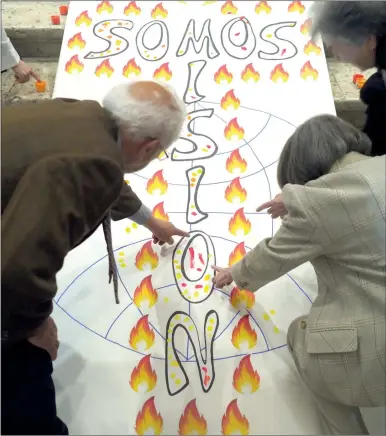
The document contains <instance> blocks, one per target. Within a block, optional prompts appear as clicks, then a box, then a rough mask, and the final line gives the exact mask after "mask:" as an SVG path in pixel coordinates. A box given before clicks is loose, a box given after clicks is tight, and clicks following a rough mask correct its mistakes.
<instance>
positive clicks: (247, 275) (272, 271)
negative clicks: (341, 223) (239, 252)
mask: <svg viewBox="0 0 386 436" xmlns="http://www.w3.org/2000/svg"><path fill="white" fill-rule="evenodd" d="M298 190H300V191H301V192H302V195H301V200H300V199H299V197H298V195H297V191H298ZM304 192H305V191H304V187H302V186H295V185H286V186H285V187H284V188H283V191H282V196H283V200H284V204H285V206H286V208H287V210H288V214H287V215H286V216H285V218H284V219H283V221H282V225H281V227H280V228H279V230H278V231H277V232H276V234H275V235H274V236H273V237H272V238H267V239H264V240H263V241H261V242H260V243H259V244H258V245H257V246H256V247H255V248H254V249H253V250H251V251H250V252H249V253H247V254H246V256H244V258H243V259H242V260H241V261H240V262H238V263H236V264H235V265H234V266H233V267H232V268H231V272H232V277H233V280H234V281H235V283H236V285H237V286H238V287H239V288H240V289H248V290H250V291H257V290H258V289H260V288H261V287H263V286H265V285H266V284H268V283H269V282H272V281H274V280H276V279H278V278H279V277H281V276H283V275H284V274H286V273H288V272H289V271H291V270H292V269H294V268H296V267H297V266H299V265H301V264H303V263H305V262H307V261H310V260H312V259H314V258H316V257H317V256H320V255H321V254H322V253H323V250H324V248H323V246H322V245H321V244H320V243H319V240H321V239H322V238H321V237H320V230H319V229H318V227H317V226H315V225H314V224H313V222H312V221H311V219H310V217H309V215H308V212H307V209H308V207H310V206H309V203H308V201H307V197H306V195H305V194H304ZM303 194H304V195H303Z"/></svg>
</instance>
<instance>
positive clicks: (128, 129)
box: [102, 81, 186, 150]
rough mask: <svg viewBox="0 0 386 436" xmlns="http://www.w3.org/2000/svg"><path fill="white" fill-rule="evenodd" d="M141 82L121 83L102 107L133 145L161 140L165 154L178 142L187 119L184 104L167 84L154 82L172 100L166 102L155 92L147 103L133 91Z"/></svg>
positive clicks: (104, 100)
mask: <svg viewBox="0 0 386 436" xmlns="http://www.w3.org/2000/svg"><path fill="white" fill-rule="evenodd" d="M136 83H139V81H132V82H130V83H127V82H126V83H120V84H118V85H115V86H114V87H113V88H111V89H110V91H109V92H108V93H107V94H106V96H105V97H104V99H103V101H102V106H103V107H104V108H105V109H106V110H107V111H108V112H109V113H110V115H111V117H112V118H113V119H114V120H115V121H116V122H117V124H118V126H119V128H120V129H121V130H122V131H123V132H124V134H125V135H127V136H128V137H129V138H131V139H132V140H133V141H136V142H137V141H142V140H145V139H158V140H159V141H160V143H161V147H162V148H163V149H164V150H165V149H167V148H168V147H169V146H170V145H171V144H173V142H175V141H176V140H177V139H178V138H179V136H180V133H181V129H182V125H183V123H184V120H185V117H186V110H185V105H184V103H183V101H182V100H181V99H180V98H179V97H178V96H177V95H176V93H175V92H174V90H173V89H172V88H171V87H169V86H167V85H166V84H163V83H159V82H155V81H153V83H154V84H157V85H159V86H161V87H163V88H164V89H165V91H167V92H168V94H169V96H170V99H162V98H160V97H161V95H160V93H159V92H157V91H156V90H154V89H153V90H152V94H151V98H149V94H148V95H147V98H146V100H145V99H144V100H140V99H138V97H135V96H133V93H132V92H131V88H132V86H133V85H134V84H136Z"/></svg>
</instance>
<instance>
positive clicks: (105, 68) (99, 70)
mask: <svg viewBox="0 0 386 436" xmlns="http://www.w3.org/2000/svg"><path fill="white" fill-rule="evenodd" d="M113 72H114V68H113V67H112V66H111V65H110V59H105V60H104V61H103V62H101V63H100V64H99V65H98V66H97V67H96V68H95V75H96V76H97V77H101V75H102V74H106V76H107V77H110V76H111V75H112V74H113Z"/></svg>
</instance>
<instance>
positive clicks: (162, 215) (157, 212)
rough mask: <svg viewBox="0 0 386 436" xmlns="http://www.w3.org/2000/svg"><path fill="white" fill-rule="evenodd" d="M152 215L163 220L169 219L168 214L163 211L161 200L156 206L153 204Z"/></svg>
mask: <svg viewBox="0 0 386 436" xmlns="http://www.w3.org/2000/svg"><path fill="white" fill-rule="evenodd" d="M153 217H154V218H159V219H161V220H164V221H169V215H168V214H167V213H165V210H164V202H163V201H161V203H158V204H157V205H156V206H154V209H153Z"/></svg>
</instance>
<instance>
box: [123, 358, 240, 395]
mask: <svg viewBox="0 0 386 436" xmlns="http://www.w3.org/2000/svg"><path fill="white" fill-rule="evenodd" d="M150 358H151V355H150V354H149V355H147V356H145V357H142V359H141V360H140V361H139V363H138V365H137V366H136V367H135V368H134V369H133V372H132V373H131V377H130V386H131V387H132V388H133V390H134V391H135V392H141V393H143V392H150V391H152V390H153V389H154V388H155V385H156V384H157V374H156V373H155V371H154V370H153V368H152V366H151V363H150ZM233 379H234V376H233Z"/></svg>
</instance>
